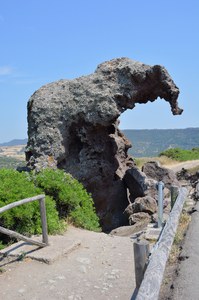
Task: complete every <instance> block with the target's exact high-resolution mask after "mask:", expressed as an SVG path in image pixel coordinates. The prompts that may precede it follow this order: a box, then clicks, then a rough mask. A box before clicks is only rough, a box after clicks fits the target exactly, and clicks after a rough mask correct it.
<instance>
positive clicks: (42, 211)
mask: <svg viewBox="0 0 199 300" xmlns="http://www.w3.org/2000/svg"><path fill="white" fill-rule="evenodd" d="M39 207H40V214H41V225H42V242H43V243H45V244H46V245H48V229H47V220H46V206H45V197H43V198H41V199H40V200H39Z"/></svg>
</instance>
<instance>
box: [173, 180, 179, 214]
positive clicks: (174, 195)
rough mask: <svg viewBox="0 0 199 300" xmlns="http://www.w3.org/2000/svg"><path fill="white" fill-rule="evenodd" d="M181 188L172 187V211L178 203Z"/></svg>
mask: <svg viewBox="0 0 199 300" xmlns="http://www.w3.org/2000/svg"><path fill="white" fill-rule="evenodd" d="M178 193H179V188H178V187H177V186H175V185H172V186H171V210H172V208H173V207H174V204H175V202H176V199H177V197H178Z"/></svg>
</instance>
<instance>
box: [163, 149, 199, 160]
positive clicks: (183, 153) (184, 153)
mask: <svg viewBox="0 0 199 300" xmlns="http://www.w3.org/2000/svg"><path fill="white" fill-rule="evenodd" d="M159 156H167V157H169V158H171V159H174V160H177V161H187V160H195V159H199V148H193V149H191V150H184V149H181V148H173V149H168V150H165V151H163V152H161V153H160V154H159Z"/></svg>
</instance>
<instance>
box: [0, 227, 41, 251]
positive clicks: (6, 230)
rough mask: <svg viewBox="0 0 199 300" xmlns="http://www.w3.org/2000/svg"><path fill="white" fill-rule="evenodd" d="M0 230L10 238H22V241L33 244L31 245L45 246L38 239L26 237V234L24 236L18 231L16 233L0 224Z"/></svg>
mask: <svg viewBox="0 0 199 300" xmlns="http://www.w3.org/2000/svg"><path fill="white" fill-rule="evenodd" d="M0 232H1V233H3V234H7V235H9V236H10V237H12V238H13V237H14V238H16V239H19V240H22V241H24V242H27V243H30V244H33V245H37V246H39V247H46V244H44V243H41V242H39V241H35V240H33V239H31V238H28V237H27V236H24V235H22V234H20V233H17V232H15V231H13V230H10V229H7V228H4V227H2V226H0Z"/></svg>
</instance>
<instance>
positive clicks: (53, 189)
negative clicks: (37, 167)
mask: <svg viewBox="0 0 199 300" xmlns="http://www.w3.org/2000/svg"><path fill="white" fill-rule="evenodd" d="M33 178H34V182H35V184H36V185H37V186H38V187H39V188H42V189H43V190H44V192H45V193H46V194H47V195H50V196H51V197H53V199H54V200H55V201H56V206H57V210H58V212H59V216H60V218H66V217H67V218H68V219H69V220H70V221H72V223H73V224H74V225H76V226H79V227H82V228H85V229H88V230H95V231H99V219H98V217H97V215H96V212H95V208H94V204H93V200H92V197H91V195H90V194H88V193H87V191H86V190H85V188H84V187H83V185H82V184H81V183H80V182H78V181H77V180H76V179H74V178H73V177H72V176H71V175H70V174H67V173H65V172H64V171H63V170H52V169H44V170H42V171H41V172H40V173H38V174H37V175H35V176H34V175H33Z"/></svg>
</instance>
